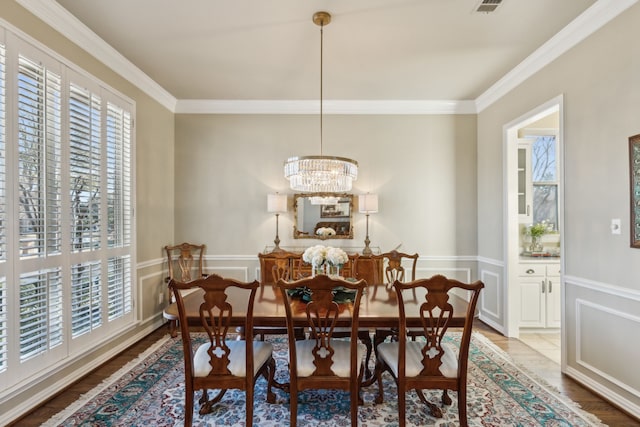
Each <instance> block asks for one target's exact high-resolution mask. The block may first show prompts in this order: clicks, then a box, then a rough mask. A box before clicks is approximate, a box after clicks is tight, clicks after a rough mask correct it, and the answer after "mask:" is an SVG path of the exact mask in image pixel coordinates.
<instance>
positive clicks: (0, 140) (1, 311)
mask: <svg viewBox="0 0 640 427" xmlns="http://www.w3.org/2000/svg"><path fill="white" fill-rule="evenodd" d="M6 80H7V78H6V48H5V44H4V43H3V42H2V41H0V372H5V371H6V370H7V358H8V347H7V340H8V325H7V298H8V297H7V276H6V271H5V270H6V264H7V199H6V189H7V171H6V148H5V147H6V140H7V124H6V120H7V98H6Z"/></svg>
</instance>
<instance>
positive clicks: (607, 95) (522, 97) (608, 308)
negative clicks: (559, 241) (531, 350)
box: [478, 4, 640, 415]
mask: <svg viewBox="0 0 640 427" xmlns="http://www.w3.org/2000/svg"><path fill="white" fill-rule="evenodd" d="M638 22H640V5H637V4H636V5H635V6H633V7H632V8H631V9H629V10H628V11H627V12H625V13H624V14H622V15H621V16H619V17H618V18H616V19H615V20H614V21H612V22H611V23H610V24H608V25H607V26H605V27H604V28H602V29H601V30H600V31H598V32H597V33H595V34H594V35H592V36H591V37H589V38H588V39H586V40H585V41H584V42H583V43H581V44H579V45H578V46H577V47H575V48H573V49H572V50H570V51H569V52H568V53H566V54H565V55H563V56H562V57H561V58H559V59H557V60H556V61H554V62H553V63H551V64H550V65H548V66H547V67H545V68H544V69H543V70H541V71H540V72H539V73H537V74H536V75H535V76H533V77H532V78H531V79H529V80H528V81H526V82H525V83H523V84H521V85H520V86H519V87H517V88H516V89H515V90H513V91H512V92H510V93H509V94H508V95H506V96H505V97H504V98H503V99H501V100H499V101H498V102H496V103H495V104H493V105H492V106H490V107H489V108H487V109H486V110H484V111H482V112H481V113H480V114H479V115H478V183H479V186H478V221H479V224H480V226H479V227H478V249H479V250H478V255H479V256H480V257H486V258H488V259H493V260H498V261H506V260H504V259H503V211H502V209H503V176H502V162H503V156H502V150H503V137H502V126H503V125H504V124H506V123H509V122H511V121H513V120H515V119H517V118H518V117H520V116H522V115H523V114H525V113H527V112H528V111H531V110H533V109H535V108H536V107H537V106H539V105H541V104H543V103H545V102H546V101H548V100H550V99H552V98H554V97H556V96H558V95H560V94H564V146H565V152H564V154H565V163H564V171H565V175H564V178H565V211H564V212H565V222H564V223H565V240H564V245H565V247H564V249H565V257H564V265H565V270H564V279H565V283H564V292H565V295H564V307H565V311H564V313H565V314H564V319H563V322H564V333H565V334H566V341H565V342H566V350H567V351H566V362H567V366H566V369H565V371H566V372H567V373H568V374H570V375H572V376H574V377H575V378H578V379H579V380H580V381H582V382H584V383H586V384H588V385H590V386H592V387H593V388H595V389H596V390H598V391H599V392H601V393H603V394H606V395H608V396H609V397H610V398H611V399H613V400H614V401H616V402H617V403H618V404H620V405H621V406H623V407H625V408H626V409H627V410H629V411H630V412H633V413H635V414H636V415H639V414H640V378H638V376H637V375H635V374H632V371H634V372H635V371H637V369H634V368H632V366H635V363H632V361H633V360H638V359H640V347H638V346H637V345H636V346H633V345H630V343H634V342H636V341H637V339H638V330H640V250H638V249H632V248H630V247H629V224H630V219H629V216H630V214H629V158H628V137H629V136H631V135H635V134H638V133H640V120H639V112H640V77H639V76H640V61H638V58H639V57H640V45H639V44H638V43H635V42H634V40H638V39H639V37H640V27H638V25H637V23H638ZM612 218H621V219H622V224H623V232H622V235H612V234H611V232H610V228H609V225H610V221H611V219H612ZM483 269H484V267H481V268H480V270H481V271H483ZM481 274H482V273H481ZM504 290H505V291H507V286H506V285H505V286H504ZM612 392H613V393H614V394H612Z"/></svg>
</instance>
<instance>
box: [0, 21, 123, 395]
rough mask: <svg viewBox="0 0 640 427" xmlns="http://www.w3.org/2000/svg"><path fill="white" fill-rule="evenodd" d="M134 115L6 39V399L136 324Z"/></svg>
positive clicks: (0, 273) (0, 359)
mask: <svg viewBox="0 0 640 427" xmlns="http://www.w3.org/2000/svg"><path fill="white" fill-rule="evenodd" d="M0 30H1V28H0ZM4 34H6V39H3V38H2V37H3V35H4ZM9 82H12V83H9ZM133 117H134V106H133V103H132V102H131V101H129V100H127V99H124V98H123V97H122V96H121V95H119V94H117V93H115V92H114V91H113V90H111V89H109V88H106V87H105V85H104V84H102V83H101V82H99V81H97V80H96V79H94V78H92V77H91V76H88V75H87V74H86V73H84V72H81V71H80V70H77V69H75V68H74V67H73V66H71V65H69V64H67V63H66V62H65V60H64V59H60V58H54V57H52V56H51V55H48V54H46V53H44V52H43V51H42V50H40V49H39V48H38V47H37V46H33V45H31V44H29V43H26V42H25V41H23V40H21V39H20V37H19V36H17V35H15V34H13V33H10V32H5V33H2V32H0V393H2V391H3V390H5V389H6V388H9V387H11V386H13V385H15V384H16V383H17V382H18V381H20V380H21V379H23V378H25V377H32V376H33V375H34V374H35V375H46V371H47V369H48V368H49V367H51V366H54V365H56V364H58V363H59V362H60V361H61V360H63V359H64V358H67V357H68V356H69V355H71V354H78V353H80V352H82V351H84V350H86V349H87V348H91V347H94V346H95V345H97V344H99V343H101V342H104V341H105V340H106V339H108V338H110V337H111V336H114V335H115V334H116V333H118V332H120V331H122V330H123V329H124V328H127V327H129V326H131V325H133V323H134V321H135V317H134V310H133V295H134V294H133V289H132V287H133V272H132V271H131V268H132V264H133V263H132V259H133V247H132V242H133V241H134V240H135V239H134V236H133V228H132V224H133V221H132V207H133V189H132V187H131V186H132V184H133V173H134V171H133V166H132V164H131V160H132V152H133V141H132V135H133Z"/></svg>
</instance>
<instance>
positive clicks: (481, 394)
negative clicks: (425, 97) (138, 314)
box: [44, 333, 603, 427]
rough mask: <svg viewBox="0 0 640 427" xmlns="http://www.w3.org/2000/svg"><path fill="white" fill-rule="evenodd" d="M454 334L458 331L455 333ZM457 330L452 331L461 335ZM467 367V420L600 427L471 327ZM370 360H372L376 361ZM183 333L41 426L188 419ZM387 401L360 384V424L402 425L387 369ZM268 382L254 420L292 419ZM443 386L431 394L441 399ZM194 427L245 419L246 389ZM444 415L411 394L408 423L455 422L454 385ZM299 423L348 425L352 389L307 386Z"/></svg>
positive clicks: (280, 353) (282, 348)
mask: <svg viewBox="0 0 640 427" xmlns="http://www.w3.org/2000/svg"><path fill="white" fill-rule="evenodd" d="M452 335H453V334H452ZM458 338H459V336H456V335H453V336H452V338H451V340H452V341H453V342H456V341H457V340H458ZM271 341H272V342H273V343H274V350H275V354H274V357H275V359H276V363H277V366H278V372H277V377H278V379H279V380H280V381H286V380H287V378H288V372H287V371H286V366H287V347H286V340H285V339H284V338H282V337H272V339H271ZM469 357H470V362H471V363H470V364H469V372H468V398H467V400H468V409H467V413H468V417H469V425H470V426H501V427H502V426H602V425H603V424H601V423H600V422H599V420H597V419H596V418H595V417H594V416H592V415H591V414H589V413H587V412H585V411H582V410H581V409H580V408H579V407H578V406H577V405H576V404H575V403H574V402H572V401H570V400H567V399H565V398H563V397H562V396H561V395H560V394H559V393H558V392H557V391H554V390H553V389H552V388H551V387H550V386H548V385H547V384H545V383H544V382H543V381H541V380H539V379H536V378H535V377H534V376H532V375H531V374H529V373H526V372H525V371H524V370H523V369H521V368H519V367H517V366H516V365H515V364H514V362H513V361H512V360H511V358H510V357H509V356H508V355H507V354H505V353H504V352H503V351H502V350H500V349H499V348H497V347H496V346H495V345H494V344H493V343H491V342H490V341H489V340H488V339H487V338H486V337H484V336H483V335H481V334H479V333H474V334H473V337H472V340H471V349H470V355H469ZM372 367H373V364H372ZM183 372H184V371H183V361H182V345H181V341H180V339H179V338H178V339H170V338H164V339H162V340H160V341H159V342H158V343H157V344H155V345H154V346H152V348H150V349H149V350H147V351H146V352H145V353H143V354H141V355H140V357H139V358H138V359H136V360H135V361H133V362H131V363H130V364H128V365H127V366H125V367H124V368H123V369H121V370H120V371H119V372H117V373H115V374H114V375H113V376H112V377H111V378H110V379H109V380H107V381H105V383H103V384H102V385H100V386H98V387H96V389H94V390H93V391H91V392H90V393H87V395H85V396H83V397H82V398H81V399H80V400H79V401H78V402H75V403H74V404H73V405H72V406H70V407H69V408H67V409H66V410H65V411H62V412H61V413H59V414H57V415H56V416H54V417H52V418H51V419H50V420H49V421H48V422H47V423H45V424H44V426H47V427H49V426H92V427H95V426H182V425H183V419H184V374H183ZM383 378H384V389H385V399H384V400H385V402H384V404H381V405H376V404H375V403H373V401H374V397H375V392H376V390H377V386H372V387H370V388H369V389H366V390H364V391H363V393H362V395H363V398H364V401H365V404H364V406H361V407H360V408H359V415H358V416H359V423H358V424H359V425H360V426H363V427H373V426H397V425H398V412H397V399H396V396H395V394H396V388H395V384H394V382H393V380H392V379H391V377H390V376H389V375H388V374H385V375H384V376H383ZM265 390H266V381H265V380H264V379H262V378H261V379H260V380H259V381H258V384H257V385H256V393H255V406H254V412H255V413H254V426H264V427H267V426H282V425H289V405H288V396H287V395H286V394H285V393H283V392H282V391H281V390H275V392H276V394H277V396H278V401H277V403H276V404H268V403H266V401H265ZM440 393H441V392H439V391H433V392H430V391H428V392H427V394H426V395H427V397H428V398H429V399H430V400H431V401H432V402H434V403H439V398H440ZM198 395H199V393H198V394H197V396H196V404H195V406H196V407H195V410H194V423H193V425H194V426H222V425H229V426H243V425H244V420H245V415H244V405H245V395H244V392H240V391H228V392H227V394H226V395H225V397H224V398H223V400H222V401H221V402H220V403H218V405H217V406H216V408H215V412H213V413H210V414H207V415H204V416H200V415H199V414H198V409H199V406H198V403H197V399H198ZM449 395H450V396H451V397H452V399H453V404H452V405H451V406H445V407H444V408H443V413H444V417H443V418H441V419H435V418H432V417H431V416H430V414H429V412H428V410H426V408H425V406H424V405H422V404H421V403H420V401H419V400H418V397H417V396H416V394H415V392H412V393H408V394H407V425H412V426H457V425H459V423H458V408H457V401H456V397H455V395H456V394H455V393H454V392H450V393H449ZM298 423H299V424H300V425H304V426H327V427H329V426H331V427H333V426H348V425H349V424H350V422H349V394H348V393H345V392H342V391H305V392H302V393H300V395H299V405H298Z"/></svg>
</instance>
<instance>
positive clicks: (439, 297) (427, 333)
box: [393, 275, 484, 377]
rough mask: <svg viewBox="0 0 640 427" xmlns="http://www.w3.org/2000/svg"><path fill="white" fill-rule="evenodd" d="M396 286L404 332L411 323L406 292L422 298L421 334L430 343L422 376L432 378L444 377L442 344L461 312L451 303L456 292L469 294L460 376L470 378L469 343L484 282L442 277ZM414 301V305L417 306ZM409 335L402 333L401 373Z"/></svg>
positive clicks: (401, 326)
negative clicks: (451, 322) (455, 309)
mask: <svg viewBox="0 0 640 427" xmlns="http://www.w3.org/2000/svg"><path fill="white" fill-rule="evenodd" d="M393 287H394V289H395V290H396V293H397V297H398V306H399V311H400V325H399V330H400V331H406V330H407V320H406V315H405V298H404V296H405V291H411V293H412V300H413V298H414V295H416V294H417V295H418V297H417V298H418V304H419V305H420V320H421V328H422V331H421V335H423V336H424V337H425V338H426V341H427V344H426V345H425V346H424V347H423V349H422V354H423V360H422V365H423V371H422V373H421V374H422V375H425V376H431V377H442V376H443V374H442V373H441V371H440V366H441V365H442V363H443V360H442V357H443V355H444V349H443V347H442V342H443V338H444V335H445V333H446V332H447V329H448V328H449V326H450V321H451V318H452V317H453V316H454V315H455V316H456V317H457V316H458V315H459V314H460V313H454V306H453V305H452V304H451V303H450V302H449V299H450V297H451V295H452V293H453V292H456V291H457V293H458V294H460V293H463V294H467V296H468V297H469V303H468V305H467V307H466V313H464V316H465V321H464V327H463V329H462V337H461V339H460V350H459V355H458V376H460V374H461V373H464V375H466V371H467V359H468V355H469V342H470V340H471V329H472V326H473V318H474V316H475V309H476V303H477V302H478V297H479V295H480V290H481V289H482V288H484V284H483V283H482V282H481V281H479V280H478V281H476V282H474V283H471V284H466V283H462V282H459V281H457V280H454V279H448V278H446V277H445V276H442V275H436V276H433V277H431V278H429V279H418V280H414V281H411V282H406V283H405V282H400V281H397V280H396V281H395V282H394V283H393ZM413 303H414V302H412V304H413ZM406 342H407V336H406V334H399V343H400V348H399V366H400V370H402V369H403V367H404V366H405V363H406V361H405V360H404V359H405V357H406Z"/></svg>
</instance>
